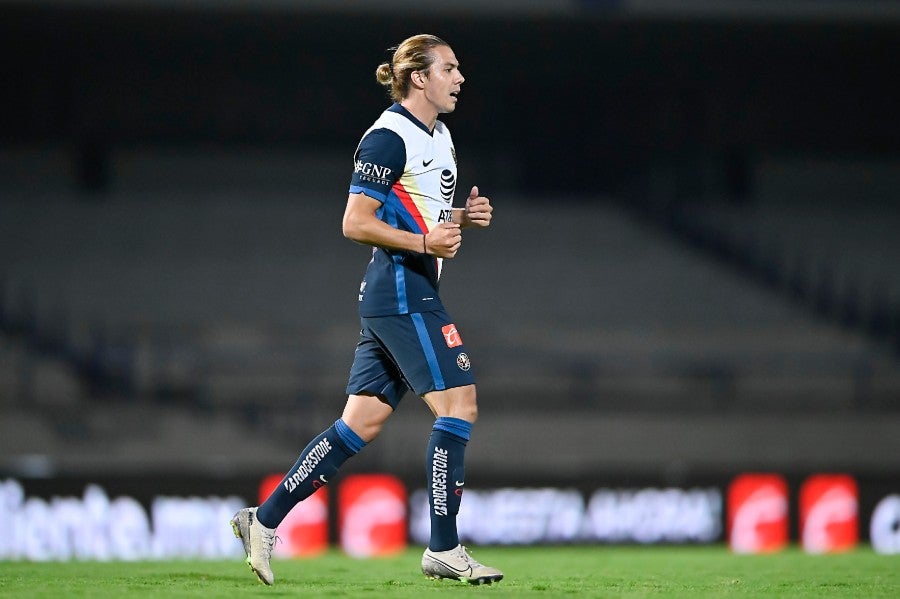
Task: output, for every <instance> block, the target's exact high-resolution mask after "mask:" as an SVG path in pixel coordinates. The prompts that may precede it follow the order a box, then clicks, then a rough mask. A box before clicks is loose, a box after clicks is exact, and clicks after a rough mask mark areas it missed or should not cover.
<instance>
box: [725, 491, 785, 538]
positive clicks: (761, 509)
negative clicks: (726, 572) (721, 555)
mask: <svg viewBox="0 0 900 599" xmlns="http://www.w3.org/2000/svg"><path fill="white" fill-rule="evenodd" d="M728 542H729V545H730V546H731V550H732V551H734V552H735V553H771V552H774V551H780V550H781V549H783V548H784V547H785V546H786V545H787V542H788V486H787V482H786V481H785V480H784V478H783V477H781V476H780V475H778V474H742V475H740V476H738V477H737V478H735V479H734V480H733V481H732V483H731V485H730V486H729V487H728Z"/></svg>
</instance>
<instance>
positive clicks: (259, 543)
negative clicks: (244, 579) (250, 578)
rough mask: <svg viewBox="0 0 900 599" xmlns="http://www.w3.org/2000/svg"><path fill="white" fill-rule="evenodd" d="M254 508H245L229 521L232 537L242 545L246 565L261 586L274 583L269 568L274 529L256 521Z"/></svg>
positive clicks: (273, 576) (273, 542)
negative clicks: (237, 539)
mask: <svg viewBox="0 0 900 599" xmlns="http://www.w3.org/2000/svg"><path fill="white" fill-rule="evenodd" d="M256 509H257V508H255V507H246V508H244V509H242V510H238V512H237V513H236V514H235V515H234V517H233V518H232V519H231V529H232V530H233V531H234V536H236V537H237V538H239V539H240V540H241V542H242V543H243V544H244V553H246V554H247V564H248V565H249V566H250V569H251V570H253V573H254V574H256V577H257V578H259V581H260V582H262V583H263V584H272V583H274V582H275V574H274V572H272V568H271V567H270V566H269V560H270V559H271V557H272V547H274V545H275V529H274V528H266V527H265V526H263V525H262V524H261V523H260V522H259V520H257V519H256Z"/></svg>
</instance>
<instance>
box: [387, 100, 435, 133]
mask: <svg viewBox="0 0 900 599" xmlns="http://www.w3.org/2000/svg"><path fill="white" fill-rule="evenodd" d="M388 112H396V113H397V114H402V115H403V116H405V117H406V118H408V119H409V120H410V121H412V123H413V125H415V126H416V127H418V128H419V129H421V130H422V131H424V132H425V133H427V134H428V135H431V136H432V137H434V132H433V131H431V130H430V129H428V127H426V126H425V123H423V122H422V121H420V120H419V119H417V118H416V117H414V116H413V113H411V112H410V111H408V110H407V109H406V108H404V107H403V106H401V105H400V104H397V103H394V104H393V105H391V107H390V108H388Z"/></svg>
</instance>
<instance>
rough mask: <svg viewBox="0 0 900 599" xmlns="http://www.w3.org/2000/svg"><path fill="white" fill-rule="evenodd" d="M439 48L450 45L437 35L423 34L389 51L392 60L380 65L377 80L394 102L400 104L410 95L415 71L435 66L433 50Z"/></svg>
mask: <svg viewBox="0 0 900 599" xmlns="http://www.w3.org/2000/svg"><path fill="white" fill-rule="evenodd" d="M438 46H447V47H449V46H450V44H448V43H447V42H445V41H444V40H442V39H441V38H439V37H438V36H436V35H429V34H427V33H423V34H420V35H414V36H412V37H410V38H407V39H405V40H403V41H402V42H401V43H400V45H398V46H394V47H393V48H389V49H388V52H392V55H391V60H390V61H388V62H383V63H381V64H380V65H378V68H377V69H375V79H377V80H378V83H380V84H381V85H383V86H385V87H386V88H388V92H390V94H391V99H392V100H393V101H394V102H400V101H401V100H403V99H404V98H406V96H407V95H409V81H410V75H411V74H412V73H413V72H414V71H427V70H428V69H429V68H430V67H431V65H432V64H434V60H435V56H434V53H433V52H432V50H434V49H435V48H437V47H438Z"/></svg>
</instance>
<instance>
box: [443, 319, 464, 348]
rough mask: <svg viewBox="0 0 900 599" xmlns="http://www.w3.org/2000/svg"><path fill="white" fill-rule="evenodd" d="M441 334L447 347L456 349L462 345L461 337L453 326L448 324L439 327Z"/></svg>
mask: <svg viewBox="0 0 900 599" xmlns="http://www.w3.org/2000/svg"><path fill="white" fill-rule="evenodd" d="M441 333H443V334H444V341H446V342H447V347H458V346H460V345H462V337H460V336H459V331H457V330H456V325H455V324H448V325H445V326H443V327H441Z"/></svg>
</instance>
